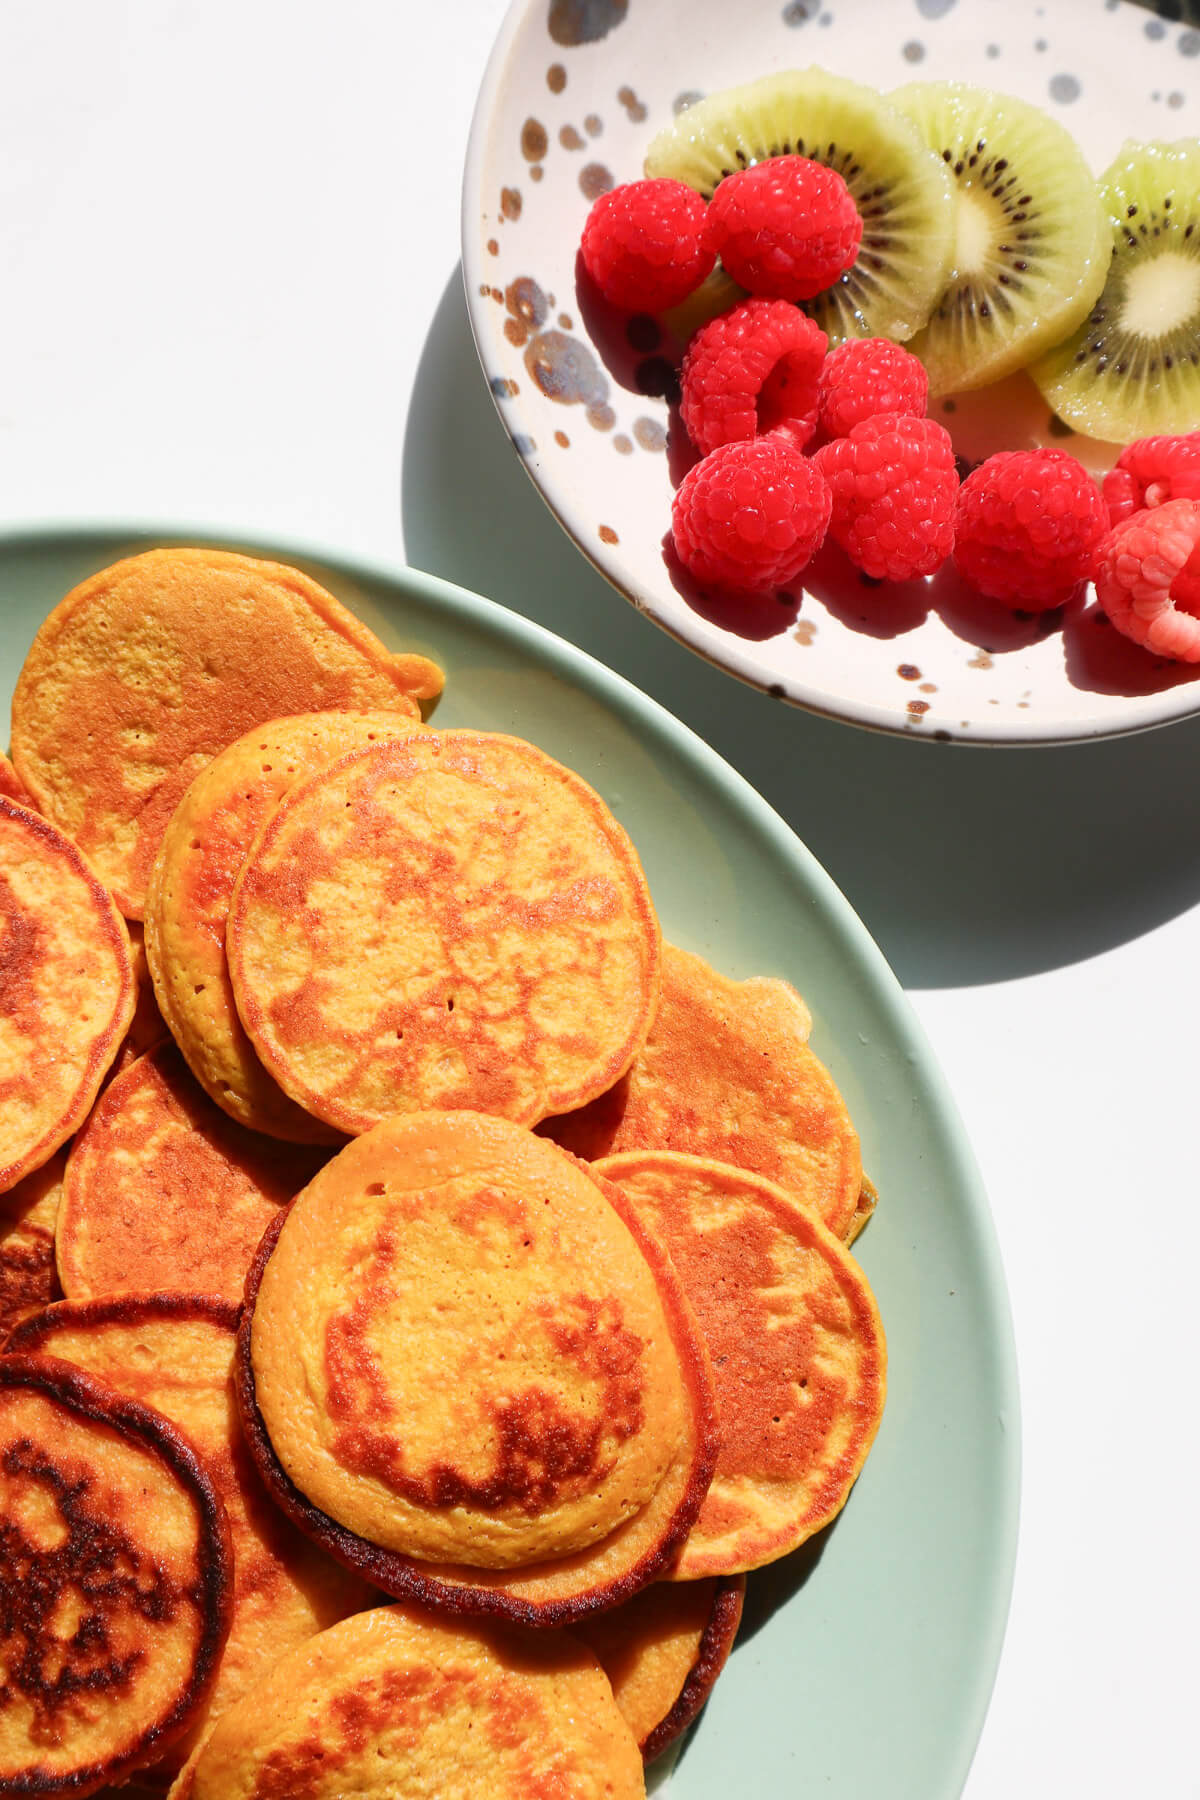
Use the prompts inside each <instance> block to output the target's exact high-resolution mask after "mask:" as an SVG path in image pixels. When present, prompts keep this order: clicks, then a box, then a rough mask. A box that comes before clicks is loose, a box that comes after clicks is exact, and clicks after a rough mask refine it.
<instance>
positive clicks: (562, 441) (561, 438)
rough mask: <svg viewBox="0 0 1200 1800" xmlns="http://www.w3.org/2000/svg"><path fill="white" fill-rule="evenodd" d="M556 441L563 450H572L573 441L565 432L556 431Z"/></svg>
mask: <svg viewBox="0 0 1200 1800" xmlns="http://www.w3.org/2000/svg"><path fill="white" fill-rule="evenodd" d="M554 441H555V443H556V444H557V445H559V447H560V448H561V449H563V450H569V449H570V448H571V440H570V438H569V437H568V436H567V434H566V432H565V431H556V432H555V434H554Z"/></svg>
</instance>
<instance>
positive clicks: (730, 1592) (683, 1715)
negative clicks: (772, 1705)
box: [572, 1575, 746, 1762]
mask: <svg viewBox="0 0 1200 1800" xmlns="http://www.w3.org/2000/svg"><path fill="white" fill-rule="evenodd" d="M745 1594H746V1577H745V1576H744V1575H729V1576H726V1577H725V1578H724V1579H722V1580H720V1581H717V1580H708V1581H656V1582H654V1583H653V1585H652V1586H651V1587H648V1588H643V1589H642V1591H641V1593H640V1594H635V1595H634V1597H633V1599H632V1600H626V1602H625V1603H624V1605H623V1606H617V1607H614V1608H613V1609H612V1611H611V1612H605V1613H596V1614H595V1615H594V1616H593V1617H592V1618H590V1619H584V1620H583V1621H582V1622H581V1623H580V1624H578V1625H575V1626H573V1627H572V1631H573V1633H574V1635H575V1636H576V1637H581V1638H582V1639H583V1641H584V1643H585V1644H586V1645H587V1646H588V1649H589V1650H590V1651H591V1652H592V1654H593V1655H594V1656H595V1657H596V1658H597V1660H598V1661H599V1663H600V1666H601V1668H602V1669H603V1670H604V1673H605V1674H606V1675H607V1676H608V1679H609V1681H610V1682H611V1683H612V1690H613V1698H614V1699H615V1701H616V1703H617V1705H618V1707H619V1708H620V1709H621V1717H622V1718H623V1719H624V1720H625V1723H626V1724H627V1725H628V1726H629V1729H630V1730H631V1731H632V1732H633V1735H634V1737H635V1738H636V1739H637V1741H638V1747H639V1749H640V1750H641V1752H642V1756H643V1758H644V1760H645V1761H646V1762H653V1761H654V1758H655V1757H656V1756H661V1755H662V1753H663V1751H664V1750H666V1749H667V1748H668V1747H669V1746H670V1745H671V1744H673V1743H674V1742H675V1739H676V1738H677V1737H679V1736H680V1735H681V1734H682V1733H683V1732H685V1731H686V1730H687V1728H688V1726H689V1725H691V1724H692V1722H693V1720H694V1719H695V1718H696V1717H697V1715H698V1714H699V1712H700V1710H701V1708H702V1707H703V1706H704V1703H705V1701H706V1700H707V1699H708V1696H709V1695H710V1694H711V1692H712V1690H713V1684H714V1683H715V1681H716V1679H717V1676H718V1675H719V1674H720V1673H721V1670H722V1669H723V1668H724V1667H725V1663H726V1661H727V1659H728V1656H729V1652H730V1651H731V1650H732V1648H733V1640H734V1638H735V1637H736V1636H737V1629H738V1626H739V1625H740V1623H741V1619H742V1602H743V1600H744V1599H745Z"/></svg>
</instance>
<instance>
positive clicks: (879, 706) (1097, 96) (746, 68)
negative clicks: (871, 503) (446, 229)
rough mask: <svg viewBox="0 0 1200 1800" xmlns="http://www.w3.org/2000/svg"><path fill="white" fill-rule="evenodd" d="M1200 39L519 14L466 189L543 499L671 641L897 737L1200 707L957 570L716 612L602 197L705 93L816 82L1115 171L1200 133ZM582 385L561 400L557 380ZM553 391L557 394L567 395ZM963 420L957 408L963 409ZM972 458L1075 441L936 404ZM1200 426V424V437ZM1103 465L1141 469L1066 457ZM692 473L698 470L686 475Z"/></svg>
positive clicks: (797, 17) (715, 7)
mask: <svg viewBox="0 0 1200 1800" xmlns="http://www.w3.org/2000/svg"><path fill="white" fill-rule="evenodd" d="M1198 53H1200V31H1197V30H1196V29H1195V28H1193V27H1189V26H1186V25H1184V26H1180V25H1168V24H1164V23H1163V22H1162V21H1161V20H1159V19H1158V18H1156V17H1155V16H1153V15H1152V14H1151V13H1150V12H1148V11H1147V10H1146V9H1145V8H1143V7H1141V6H1134V5H1129V4H1126V3H1125V0H1046V3H1045V4H1039V3H1037V0H872V3H871V5H870V7H869V8H866V7H864V5H863V4H862V0H825V4H824V5H822V0H770V3H769V4H761V3H760V0H755V3H754V4H749V5H746V4H743V5H741V6H738V7H731V6H730V5H729V4H728V0H518V3H517V4H516V5H515V6H514V7H513V8H512V10H511V11H510V12H509V14H508V17H507V19H506V20H505V23H504V27H503V29H502V31H501V33H500V37H499V40H498V41H497V44H496V47H495V50H494V51H493V54H492V58H491V61H490V63H489V66H488V70H487V74H486V76H485V79H484V83H483V87H482V89H481V91H480V96H479V102H478V107H477V110H476V115H475V121H474V126H473V129H472V133H471V141H470V146H469V150H468V155H467V165H466V174H465V182H464V196H463V270H464V275H465V279H466V285H467V299H468V305H469V307H470V312H471V321H472V327H473V330H474V333H475V341H476V344H477V346H478V349H479V355H480V359H481V361H482V363H483V368H484V371H485V374H486V376H487V379H488V381H489V382H490V384H491V389H492V393H493V395H494V396H495V398H496V404H497V406H498V408H499V410H500V414H501V417H502V418H503V420H504V423H505V425H506V427H507V429H508V432H509V434H510V436H511V438H512V440H513V443H514V445H515V446H516V448H517V450H518V452H519V454H520V455H521V457H522V459H523V460H524V463H525V466H526V468H527V469H528V471H529V474H530V476H531V478H532V479H533V481H534V482H535V483H536V484H537V486H538V488H539V489H540V491H541V493H542V495H543V496H544V498H545V499H546V501H547V503H548V504H549V506H550V507H551V509H552V510H553V512H554V513H555V514H556V515H557V517H558V519H559V520H560V522H561V523H562V525H563V526H564V528H565V529H566V530H567V531H568V532H569V533H570V534H571V536H572V537H573V538H574V539H575V541H576V543H577V544H578V545H579V547H580V549H581V550H582V551H583V552H584V554H585V555H586V556H587V557H588V558H589V559H590V560H591V561H592V562H593V563H595V565H596V567H597V568H598V569H600V571H601V572H602V573H603V574H604V575H605V576H607V578H608V579H609V580H610V581H611V582H612V583H613V585H614V587H616V588H617V589H619V590H620V592H621V593H623V594H624V595H625V596H626V598H627V599H629V600H630V601H632V602H633V604H634V605H635V606H637V607H640V608H641V609H642V610H644V611H645V612H647V613H648V614H649V615H650V616H651V617H652V618H653V619H655V620H656V621H657V623H658V624H660V625H661V626H663V628H664V629H665V630H667V631H669V632H671V633H672V635H673V636H675V637H677V638H679V639H680V640H682V641H683V642H684V643H686V644H688V645H689V646H690V647H691V648H692V649H694V650H696V651H698V652H699V654H700V655H701V656H704V657H706V658H707V659H708V660H709V661H710V662H713V663H716V664H718V665H720V666H721V667H722V668H725V669H727V670H729V672H730V673H731V674H733V675H737V676H739V677H740V678H741V679H742V680H743V681H747V682H750V683H751V684H753V685H754V686H756V687H759V688H762V689H764V690H766V691H767V692H768V693H770V694H773V695H775V696H776V697H780V698H785V699H788V700H791V701H794V702H795V703H797V704H798V705H801V706H807V707H810V708H812V709H813V710H814V711H817V712H823V713H828V714H830V715H833V716H835V717H838V718H842V719H847V720H852V721H854V722H856V723H858V724H860V725H867V726H872V727H876V728H880V729H884V730H893V731H908V732H917V733H920V734H922V735H936V736H940V737H943V738H945V737H949V738H955V739H961V740H963V741H967V742H975V743H1054V742H1062V741H1064V740H1067V739H1073V738H1087V737H1102V736H1108V735H1112V734H1114V733H1119V732H1125V731H1135V730H1140V729H1142V728H1144V727H1146V726H1150V725H1157V724H1162V723H1164V722H1166V721H1168V720H1170V719H1176V718H1181V717H1184V716H1185V715H1188V714H1190V713H1192V712H1194V711H1196V709H1197V706H1198V704H1200V670H1197V669H1196V668H1189V667H1184V666H1181V665H1178V664H1166V663H1162V662H1159V661H1158V660H1156V659H1155V658H1153V657H1151V656H1149V655H1148V654H1147V653H1146V652H1144V651H1141V650H1139V649H1137V648H1136V647H1135V646H1133V645H1131V644H1128V643H1127V642H1126V641H1125V640H1124V639H1122V638H1119V637H1118V635H1117V633H1116V632H1115V631H1113V630H1112V628H1111V627H1109V626H1108V625H1107V623H1106V622H1104V621H1103V619H1102V618H1101V617H1100V615H1099V614H1098V610H1097V608H1096V606H1095V605H1094V603H1092V602H1091V601H1090V598H1089V601H1088V602H1086V603H1085V602H1078V603H1074V604H1073V605H1072V606H1071V607H1069V608H1067V609H1065V611H1064V612H1062V613H1052V614H1049V615H1045V616H1042V617H1037V618H1030V617H1028V616H1026V617H1024V618H1022V617H1020V616H1017V615H1014V614H1012V613H1011V612H1008V611H1006V610H1005V609H1003V608H1001V607H998V606H995V605H994V604H992V603H990V602H987V601H984V600H981V599H980V598H979V597H978V596H976V595H973V594H972V593H970V591H969V590H967V589H965V588H964V587H963V586H962V585H961V584H960V583H958V582H957V581H956V579H955V578H954V576H953V572H952V571H951V570H949V569H948V570H944V571H943V572H942V573H941V574H940V575H938V576H937V577H934V578H933V579H932V580H931V581H929V582H914V583H910V584H907V585H905V586H903V587H887V586H884V587H875V586H870V585H868V584H866V583H864V582H863V581H862V580H860V578H859V577H858V576H856V575H855V574H854V572H853V571H852V570H850V569H849V565H848V564H846V563H845V562H844V560H843V559H842V558H841V556H840V554H839V553H837V552H836V551H829V550H827V551H823V552H822V553H821V555H820V556H819V557H818V558H817V560H816V562H815V563H814V564H813V565H812V566H811V567H810V569H809V571H807V573H806V576H805V582H806V586H805V590H804V592H803V594H802V595H801V594H800V592H799V590H797V594H796V599H795V603H794V604H791V605H786V604H780V603H779V602H778V601H776V600H772V601H771V602H769V603H767V604H760V605H758V606H754V607H750V608H745V607H736V606H734V605H732V604H728V605H724V606H722V605H718V604H716V603H713V602H710V601H702V600H700V599H699V598H697V597H692V596H689V594H688V593H685V592H684V591H683V584H682V582H681V584H680V585H679V586H676V584H675V581H674V580H673V578H672V574H671V572H670V570H669V567H668V564H667V562H666V560H665V558H664V540H665V537H666V534H667V532H668V529H669V524H670V503H671V493H672V488H673V482H672V466H671V465H672V457H671V455H670V453H669V451H667V452H666V453H664V452H665V450H666V442H667V431H668V426H669V422H670V421H669V409H668V406H667V403H666V401H665V400H664V399H662V398H658V397H655V393H654V392H646V391H639V386H640V387H641V388H642V389H651V390H654V389H658V390H659V391H660V392H661V376H662V368H661V366H658V367H656V366H655V358H656V353H657V346H655V345H654V344H652V343H651V342H649V341H647V340H646V339H644V338H643V339H641V340H640V341H639V343H638V345H637V346H634V345H631V344H630V343H629V342H628V341H626V339H625V337H624V336H623V335H622V334H620V333H618V334H617V337H616V340H615V341H614V339H613V337H612V334H611V328H610V325H609V323H608V322H606V321H605V320H603V319H602V318H599V317H597V316H596V315H595V313H594V311H591V312H589V314H588V316H584V313H583V311H582V310H581V306H580V302H579V298H578V297H577V292H576V281H575V259H576V251H577V248H578V243H579V234H580V231H581V229H582V226H583V221H584V219H585V217H586V215H587V211H588V207H589V205H590V196H592V195H594V194H595V193H596V192H599V191H601V190H602V188H603V187H604V186H605V185H611V183H612V182H614V181H626V180H631V179H634V178H636V177H637V176H638V175H639V174H640V173H641V163H642V157H643V154H644V152H645V149H646V146H647V145H648V143H649V141H650V139H651V137H652V136H653V135H654V132H655V131H656V130H657V129H658V127H659V125H660V124H663V123H665V122H666V121H668V120H669V119H670V117H671V115H672V109H673V107H675V106H676V104H677V102H678V101H679V99H680V97H681V96H684V95H689V94H690V95H692V96H695V95H697V94H700V93H706V92H712V91H714V90H716V89H718V88H722V87H728V86H731V85H732V84H733V83H735V82H739V81H746V80H750V79H752V78H753V77H755V76H757V75H761V74H764V73H766V72H768V71H769V70H771V69H773V68H788V67H802V66H806V65H808V64H811V63H817V64H820V65H821V66H824V67H828V68H830V69H832V70H835V71H837V72H838V73H840V74H845V75H851V76H853V77H854V78H856V79H858V80H861V81H865V82H869V83H871V84H873V85H875V86H877V87H879V88H881V89H884V90H887V89H890V88H892V87H897V86H899V85H900V84H901V83H903V82H905V81H911V80H913V79H922V80H925V79H928V80H937V79H944V78H950V77H953V78H956V79H961V80H966V81H975V82H979V83H982V84H985V85H987V86H991V87H995V88H998V89H1001V90H1006V91H1009V92H1012V93H1015V94H1019V95H1021V96H1023V97H1024V98H1025V99H1027V100H1031V101H1034V102H1035V103H1037V104H1039V105H1042V106H1045V107H1046V108H1047V110H1048V111H1049V112H1051V113H1052V114H1053V115H1054V116H1055V117H1057V118H1060V119H1061V120H1062V121H1063V122H1064V123H1065V124H1067V125H1068V126H1069V127H1070V128H1071V130H1072V131H1073V132H1074V134H1075V136H1076V137H1077V139H1078V141H1079V143H1080V145H1081V147H1082V149H1083V151H1084V153H1085V155H1086V156H1087V157H1088V159H1089V160H1090V162H1091V163H1092V166H1093V168H1094V169H1095V170H1096V171H1097V172H1099V171H1101V170H1102V169H1104V168H1105V167H1106V166H1107V164H1108V163H1109V162H1110V161H1111V160H1112V159H1113V157H1114V156H1115V154H1116V152H1117V150H1118V149H1119V148H1120V145H1121V143H1122V142H1123V140H1124V139H1126V138H1138V139H1147V138H1175V137H1180V136H1182V135H1184V134H1185V133H1186V132H1187V130H1188V127H1189V124H1190V125H1191V126H1192V127H1193V129H1194V123H1195V118H1196V108H1197V103H1198V101H1200V55H1198ZM547 368H553V370H554V371H555V379H554V380H553V381H545V386H547V387H552V388H553V389H554V390H555V391H554V392H553V393H547V392H545V391H543V386H542V385H539V380H538V378H537V372H538V371H539V370H542V371H545V370H546V369H547ZM543 380H545V378H544V375H543ZM951 409H952V410H951ZM934 416H935V417H937V418H939V419H941V420H942V422H943V423H944V424H946V425H947V426H948V427H949V428H950V429H951V431H952V433H953V435H954V437H955V440H956V443H957V446H958V448H959V449H960V451H962V453H963V454H964V455H966V456H968V457H969V458H971V459H973V460H977V459H978V458H980V457H982V456H983V455H985V454H987V452H988V451H989V450H993V449H1011V448H1018V447H1021V446H1022V445H1025V444H1029V443H1035V442H1041V441H1049V442H1058V443H1063V442H1064V440H1063V439H1062V438H1061V437H1058V438H1054V437H1051V436H1050V435H1049V431H1048V417H1047V412H1046V408H1045V406H1044V404H1043V402H1042V401H1041V400H1040V398H1039V396H1038V395H1037V393H1036V390H1035V389H1034V388H1033V387H1032V384H1031V383H1029V382H1028V380H1027V379H1026V378H1025V377H1024V376H1018V377H1014V378H1013V379H1012V380H1010V381H1009V382H1007V383H1004V384H1002V386H1001V387H998V388H995V389H991V390H983V391H982V392H981V393H979V394H977V395H973V396H964V397H962V398H960V399H959V401H958V402H957V404H956V405H955V403H953V402H950V403H947V402H944V401H936V402H934ZM1197 423H1200V419H1198V421H1197ZM1065 442H1066V445H1067V447H1068V448H1071V449H1072V450H1074V452H1075V453H1076V454H1077V455H1080V456H1081V457H1082V458H1083V459H1084V460H1085V461H1087V462H1088V463H1089V464H1090V465H1091V466H1093V467H1104V466H1107V463H1108V462H1109V461H1111V459H1112V456H1113V455H1114V454H1115V452H1114V451H1113V450H1112V449H1111V447H1108V446H1103V445H1095V444H1089V443H1087V442H1086V441H1085V440H1083V439H1079V438H1074V439H1068V440H1065ZM676 473H678V470H677V471H676Z"/></svg>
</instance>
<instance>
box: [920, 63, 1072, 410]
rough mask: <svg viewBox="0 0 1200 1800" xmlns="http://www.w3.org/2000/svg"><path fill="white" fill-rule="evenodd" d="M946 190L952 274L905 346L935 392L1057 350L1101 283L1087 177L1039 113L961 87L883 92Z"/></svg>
mask: <svg viewBox="0 0 1200 1800" xmlns="http://www.w3.org/2000/svg"><path fill="white" fill-rule="evenodd" d="M889 98H890V99H891V100H892V102H893V103H894V104H895V105H896V106H898V107H900V108H901V110H902V111H904V112H906V113H907V114H908V115H909V116H910V117H911V118H912V120H913V122H914V123H915V125H916V126H917V129H918V130H919V131H920V133H921V137H922V139H923V141H924V142H925V143H926V144H927V145H928V146H929V147H930V149H932V150H934V151H936V153H937V155H938V156H939V157H940V158H941V161H942V163H943V166H944V167H945V168H946V169H947V171H948V172H949V174H950V176H951V177H952V179H953V182H954V194H955V246H954V265H953V268H952V271H951V274H950V278H949V280H948V281H947V283H946V286H945V289H944V291H943V292H942V294H941V295H940V296H939V297H938V300H937V302H936V303H935V305H934V308H933V311H932V314H931V316H930V319H929V323H928V325H927V326H926V327H925V329H924V330H923V331H922V332H921V333H920V334H919V335H918V336H917V337H915V338H914V339H913V340H912V342H911V343H910V344H909V349H910V350H912V351H913V352H914V353H915V354H916V355H917V356H919V357H920V358H921V360H922V362H923V363H924V364H925V367H926V369H927V370H928V372H929V388H930V392H931V393H932V394H952V393H955V392H957V391H959V390H961V389H964V388H974V387H983V386H984V385H985V384H987V383H988V382H992V381H998V380H999V379H1000V378H1001V377H1002V376H1004V375H1008V374H1010V373H1011V372H1012V371H1013V370H1014V369H1019V368H1023V367H1024V366H1025V364H1027V363H1028V362H1030V361H1032V359H1033V358H1034V357H1035V356H1037V355H1039V354H1040V352H1041V351H1043V350H1045V349H1046V348H1047V347H1048V346H1049V345H1051V344H1054V343H1057V342H1058V341H1059V340H1060V339H1061V338H1063V337H1064V336H1065V335H1066V334H1067V333H1068V332H1070V331H1072V330H1074V328H1075V326H1076V325H1077V324H1078V323H1079V321H1080V320H1081V319H1082V318H1083V317H1084V316H1085V314H1086V313H1087V311H1088V309H1089V307H1090V306H1091V305H1092V304H1093V302H1094V301H1095V299H1096V296H1097V295H1098V293H1099V292H1100V289H1101V286H1102V285H1103V282H1104V271H1105V269H1106V267H1107V258H1108V232H1107V226H1106V223H1105V218H1104V213H1103V209H1102V207H1101V205H1100V199H1099V194H1098V191H1097V187H1096V181H1095V177H1094V175H1093V174H1092V172H1091V170H1090V168H1089V167H1088V164H1087V162H1086V161H1085V160H1084V157H1083V154H1082V152H1081V151H1080V150H1079V147H1078V146H1077V144H1076V143H1075V140H1074V139H1073V138H1072V137H1071V135H1070V133H1069V132H1068V131H1067V130H1066V129H1065V128H1064V127H1063V126H1062V125H1060V124H1058V122H1057V121H1056V120H1054V119H1051V118H1050V117H1049V116H1048V115H1047V114H1046V113H1044V112H1043V111H1042V110H1041V109H1040V108H1039V107H1036V106H1030V105H1029V104H1028V102H1027V101H1024V100H1018V99H1015V98H1014V97H1013V96H1012V95H1009V94H996V93H993V92H992V91H991V90H990V89H988V88H980V87H972V86H970V85H968V84H967V83H966V82H958V81H928V82H914V83H912V84H911V85H910V86H908V87H903V88H900V89H898V90H897V92H895V93H894V94H891V95H890V96H889Z"/></svg>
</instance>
